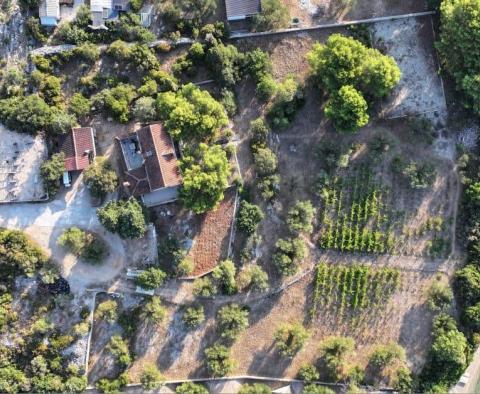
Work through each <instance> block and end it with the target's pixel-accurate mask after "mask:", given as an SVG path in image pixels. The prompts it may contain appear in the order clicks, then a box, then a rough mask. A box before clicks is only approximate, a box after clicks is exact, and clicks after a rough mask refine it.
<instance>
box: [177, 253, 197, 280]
mask: <svg viewBox="0 0 480 394" xmlns="http://www.w3.org/2000/svg"><path fill="white" fill-rule="evenodd" d="M194 270H195V264H194V262H193V260H192V259H191V258H189V257H186V258H184V259H182V260H181V261H180V262H179V263H178V265H177V268H176V271H177V275H178V276H188V275H190V274H191V273H192V272H193V271H194Z"/></svg>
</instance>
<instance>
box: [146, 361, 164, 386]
mask: <svg viewBox="0 0 480 394" xmlns="http://www.w3.org/2000/svg"><path fill="white" fill-rule="evenodd" d="M164 381H165V378H164V377H163V375H162V373H161V372H160V371H159V370H158V368H157V366H156V365H155V364H152V363H150V364H146V365H144V366H143V371H142V373H141V374H140V383H141V384H142V388H143V389H144V390H148V391H149V390H155V389H157V388H159V387H161V386H162V384H163V382H164Z"/></svg>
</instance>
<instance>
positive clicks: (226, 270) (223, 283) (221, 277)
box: [212, 260, 237, 294]
mask: <svg viewBox="0 0 480 394" xmlns="http://www.w3.org/2000/svg"><path fill="white" fill-rule="evenodd" d="M236 271H237V270H236V268H235V264H234V263H233V261H232V260H224V261H222V262H220V263H219V264H218V265H217V266H216V267H215V268H214V269H213V271H212V276H213V278H214V279H215V280H216V281H217V282H218V284H219V285H220V288H221V289H222V291H223V292H224V293H226V294H233V293H235V292H236V291H237V286H236V283H235V273H236Z"/></svg>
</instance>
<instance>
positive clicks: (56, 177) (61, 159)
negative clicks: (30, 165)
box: [40, 152, 65, 197]
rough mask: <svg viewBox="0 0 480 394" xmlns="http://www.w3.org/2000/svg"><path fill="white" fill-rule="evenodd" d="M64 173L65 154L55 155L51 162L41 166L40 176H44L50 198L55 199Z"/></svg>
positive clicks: (48, 161) (45, 162)
mask: <svg viewBox="0 0 480 394" xmlns="http://www.w3.org/2000/svg"><path fill="white" fill-rule="evenodd" d="M64 172H65V154H64V153H63V152H61V153H55V154H53V155H52V157H50V159H49V160H46V161H44V162H43V163H42V164H41V166H40V175H41V176H42V180H43V182H44V185H45V187H46V189H47V191H48V193H49V194H50V197H53V196H54V195H55V194H56V193H57V191H58V188H59V185H60V179H61V178H62V175H63V173H64Z"/></svg>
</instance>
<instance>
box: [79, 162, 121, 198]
mask: <svg viewBox="0 0 480 394" xmlns="http://www.w3.org/2000/svg"><path fill="white" fill-rule="evenodd" d="M83 176H84V182H85V184H86V185H87V187H88V189H89V190H90V193H91V194H92V195H93V196H95V197H99V198H103V197H105V195H107V194H108V193H113V192H114V191H115V189H116V188H117V186H118V177H117V174H116V172H115V170H114V169H113V168H112V165H111V164H110V162H109V161H108V159H107V158H105V157H101V156H98V157H96V159H95V161H94V162H93V163H92V164H90V166H89V167H88V168H87V169H86V170H85V171H84V172H83Z"/></svg>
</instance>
